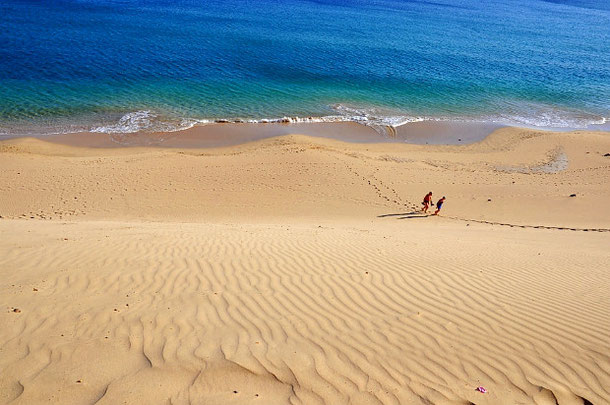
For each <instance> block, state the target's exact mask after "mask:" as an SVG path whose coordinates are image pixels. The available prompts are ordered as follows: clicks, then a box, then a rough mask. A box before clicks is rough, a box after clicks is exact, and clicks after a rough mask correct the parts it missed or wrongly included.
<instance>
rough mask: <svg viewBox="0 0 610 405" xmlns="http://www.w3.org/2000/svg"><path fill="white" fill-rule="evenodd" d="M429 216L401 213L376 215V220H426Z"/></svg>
mask: <svg viewBox="0 0 610 405" xmlns="http://www.w3.org/2000/svg"><path fill="white" fill-rule="evenodd" d="M430 215H431V214H425V213H423V212H421V211H411V212H401V213H396V214H383V215H377V218H386V217H398V218H396V219H410V218H427V217H429V216H430Z"/></svg>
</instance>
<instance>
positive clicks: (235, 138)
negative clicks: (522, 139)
mask: <svg viewBox="0 0 610 405" xmlns="http://www.w3.org/2000/svg"><path fill="white" fill-rule="evenodd" d="M503 127H504V126H502V125H497V124H492V123H482V122H481V123H479V122H472V123H470V122H444V121H420V122H410V123H406V124H403V125H400V126H397V127H390V126H388V127H386V129H385V131H384V132H382V133H381V132H380V131H378V130H376V129H375V128H373V127H371V126H368V125H363V124H361V123H357V122H353V121H345V122H343V121H341V122H297V123H276V122H274V123H233V122H227V123H211V124H197V125H194V126H193V127H190V128H187V129H183V130H179V131H172V132H150V133H149V132H135V133H103V132H77V133H67V134H57V135H40V136H35V135H34V136H32V135H27V136H26V135H23V136H22V135H17V136H3V137H0V141H3V140H10V139H19V138H37V139H41V140H44V141H48V142H52V143H58V144H64V145H71V146H79V147H97V148H115V147H147V146H157V147H168V148H217V147H229V146H236V145H240V144H244V143H249V142H255V141H259V140H263V139H268V138H274V137H277V136H282V135H292V134H299V135H306V136H313V137H319V138H326V139H334V140H338V141H342V142H348V143H365V144H366V143H370V144H375V143H398V144H420V145H425V144H430V145H466V144H470V143H476V142H479V141H482V140H483V139H485V138H486V137H487V136H489V135H490V134H491V133H493V132H494V131H495V130H497V129H500V128H503Z"/></svg>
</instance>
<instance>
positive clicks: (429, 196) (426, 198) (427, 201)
mask: <svg viewBox="0 0 610 405" xmlns="http://www.w3.org/2000/svg"><path fill="white" fill-rule="evenodd" d="M431 202H432V191H430V192H428V194H426V195H425V196H424V201H423V202H422V204H423V206H424V208H422V209H421V210H422V211H423V212H424V213H426V212H428V208H429V207H430V203H431Z"/></svg>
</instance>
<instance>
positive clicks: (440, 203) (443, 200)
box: [434, 196, 445, 215]
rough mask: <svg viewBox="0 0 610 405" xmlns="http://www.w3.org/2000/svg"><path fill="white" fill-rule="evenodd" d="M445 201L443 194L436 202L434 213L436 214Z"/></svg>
mask: <svg viewBox="0 0 610 405" xmlns="http://www.w3.org/2000/svg"><path fill="white" fill-rule="evenodd" d="M444 202H445V196H443V198H441V199H440V200H438V201H437V202H436V211H434V215H438V213H439V211H440V210H441V207H442V206H443V203H444Z"/></svg>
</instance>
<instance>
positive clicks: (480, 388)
mask: <svg viewBox="0 0 610 405" xmlns="http://www.w3.org/2000/svg"><path fill="white" fill-rule="evenodd" d="M477 391H479V392H481V393H483V394H487V390H486V389H485V387H477Z"/></svg>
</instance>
